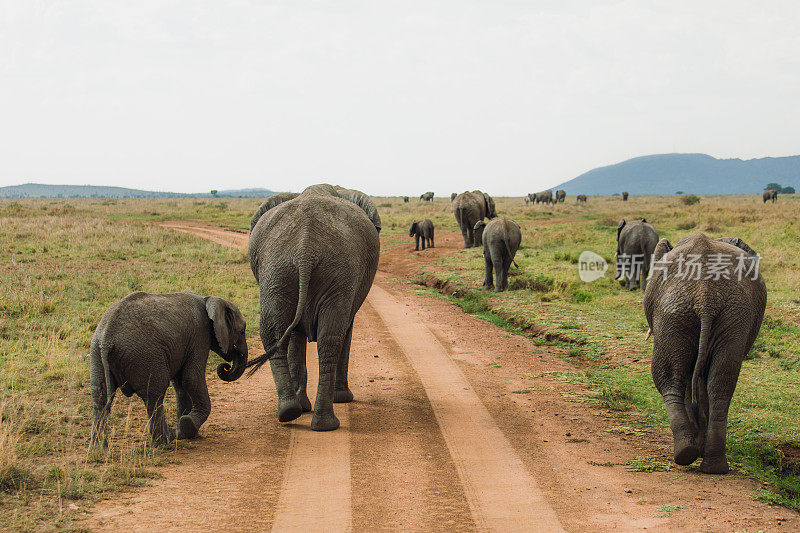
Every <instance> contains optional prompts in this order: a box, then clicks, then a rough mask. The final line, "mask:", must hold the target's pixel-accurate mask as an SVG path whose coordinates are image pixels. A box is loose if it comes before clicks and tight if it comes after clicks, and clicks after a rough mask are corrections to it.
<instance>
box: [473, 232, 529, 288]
mask: <svg viewBox="0 0 800 533" xmlns="http://www.w3.org/2000/svg"><path fill="white" fill-rule="evenodd" d="M474 231H475V235H479V236H481V242H483V259H484V262H485V263H486V279H484V281H483V287H484V288H486V289H492V288H493V289H494V290H495V292H502V291H504V290H506V289H507V288H508V269H509V268H511V263H514V266H517V263H516V262H515V261H514V256H515V255H516V254H517V250H519V244H520V242H521V241H522V232H521V231H520V229H519V225H518V224H517V223H516V222H514V221H513V220H511V219H508V218H499V217H498V218H494V219H492V220H490V221H489V223H488V224H486V223H484V222H483V221H479V222H477V223H476V224H475V228H474ZM477 239H478V237H476V240H475V242H478V240H477ZM492 269H494V270H495V271H496V272H497V285H495V284H494V280H493V276H492Z"/></svg>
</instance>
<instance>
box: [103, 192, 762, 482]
mask: <svg viewBox="0 0 800 533" xmlns="http://www.w3.org/2000/svg"><path fill="white" fill-rule="evenodd" d="M559 192H562V191H559ZM426 194H427V193H426ZM430 194H431V198H432V196H433V193H430ZM423 196H425V195H423ZM536 196H537V197H538V195H536ZM581 196H582V195H581ZM556 197H557V198H558V197H559V194H558V193H557V194H556ZM451 201H452V209H453V215H454V217H455V220H456V222H457V223H458V226H459V228H460V230H461V234H462V237H463V239H464V247H465V248H470V247H473V246H480V245H482V246H483V256H484V263H485V278H484V283H483V287H484V288H485V289H494V290H495V291H503V290H506V289H507V288H508V273H509V269H510V267H511V265H512V264H514V265H516V263H515V261H514V259H515V255H516V253H517V250H518V249H519V247H520V243H521V240H522V233H521V229H520V226H519V225H518V224H517V223H516V222H514V221H513V220H511V219H506V218H502V217H498V216H497V213H496V207H495V202H494V200H493V199H492V197H491V196H490V195H488V194H486V193H484V192H482V191H479V190H475V191H465V192H463V193H461V194H457V195H456V196H455V197H454V198H452V200H451ZM551 201H552V200H551ZM579 201H580V200H579ZM584 201H585V200H584ZM487 218H488V219H489V221H488V222H484V220H485V219H487ZM250 228H251V231H250V239H249V249H248V256H249V261H250V267H251V270H252V273H253V276H254V278H255V280H256V282H257V283H258V287H259V294H260V296H259V299H260V323H259V334H260V336H261V342H262V344H263V347H264V350H265V353H263V354H262V355H260V356H258V357H255V358H253V359H250V360H248V347H247V342H246V339H245V338H246V327H247V325H246V323H245V320H244V318H243V317H242V314H241V313H240V312H239V309H238V308H237V307H236V305H235V304H233V303H232V302H230V301H227V300H224V299H222V298H218V297H215V296H200V295H197V294H193V293H189V292H179V293H171V294H149V293H144V292H135V293H132V294H130V295H128V296H126V297H125V298H123V299H122V300H119V301H118V302H116V303H114V304H112V305H111V306H110V307H109V308H108V309H107V310H106V311H105V313H104V314H103V316H102V318H101V319H100V322H99V324H98V326H97V328H96V330H95V332H94V335H93V337H92V341H91V348H90V354H89V360H90V382H91V383H90V385H91V396H92V408H93V415H94V422H93V425H92V433H91V437H90V449H95V448H105V447H106V446H107V437H106V433H107V427H106V426H107V424H108V419H109V413H110V409H111V405H112V402H113V400H114V396H115V393H116V391H117V390H118V389H119V390H122V392H123V394H125V395H126V396H132V395H133V394H136V395H137V396H139V397H140V398H141V399H142V400H143V402H144V403H145V406H146V409H147V413H148V417H149V420H150V424H149V428H150V433H151V438H152V440H153V442H154V443H156V444H165V443H168V442H170V441H171V440H173V439H174V438H178V439H191V438H194V437H196V436H197V434H198V430H199V428H200V427H201V425H202V424H203V423H204V422H205V421H206V419H207V418H208V416H209V414H210V412H211V402H210V399H209V394H208V389H207V386H206V374H205V369H206V363H207V360H208V356H209V351H213V352H215V353H217V354H219V355H220V356H221V357H222V358H223V359H224V360H225V362H224V363H221V364H220V365H219V366H218V367H217V374H218V376H219V377H220V378H221V379H223V380H225V381H234V380H237V379H239V378H240V377H241V376H242V375H243V374H244V372H245V369H247V368H249V374H250V375H252V373H254V372H256V371H257V370H258V369H259V368H260V367H261V366H262V365H264V364H265V363H267V362H269V365H270V369H271V371H272V377H273V379H274V382H275V388H276V391H277V396H278V413H277V416H278V420H279V421H281V422H288V421H291V420H294V419H297V418H298V417H300V416H301V415H302V414H303V413H304V412H310V411H312V407H313V416H312V419H311V424H310V425H311V429H312V430H315V431H329V430H335V429H337V428H338V427H339V420H338V419H337V417H336V415H335V414H334V408H333V404H334V403H345V402H350V401H352V400H353V393H352V392H351V390H350V388H349V384H348V366H349V357H350V343H351V339H352V334H353V323H354V318H355V315H356V312H357V311H358V310H359V308H360V307H361V305H362V303H363V302H364V300H365V299H366V297H367V293H368V292H369V290H370V287H371V286H372V282H373V279H374V277H375V274H376V271H377V266H378V258H379V254H380V241H379V233H380V231H381V219H380V216H379V214H378V212H377V210H376V208H375V206H374V205H373V203H372V200H371V199H370V197H369V196H367V195H366V194H364V193H362V192H361V191H357V190H353V189H346V188H343V187H339V186H333V185H328V184H320V185H313V186H310V187H308V188H306V189H305V190H304V191H303V192H302V193H299V194H297V193H281V194H277V195H274V196H272V197H270V198H268V199H267V200H266V201H264V202H263V203H262V204H261V205H260V206H259V207H258V209H257V210H256V211H255V213H254V214H253V217H252V219H251V221H250ZM409 235H410V236H414V237H415V239H416V248H415V249H416V250H418V249H419V247H420V241H421V243H422V249H423V250H424V249H425V248H426V247H430V248H432V247H433V246H434V227H433V223H432V222H431V221H430V220H428V219H425V220H422V221H420V222H416V221H415V222H413V223H412V225H411V228H410V230H409ZM616 241H617V245H616V269H617V273H616V276H615V279H618V280H620V282H621V283H622V284H624V285H625V287H626V288H627V289H637V288H640V287H641V288H644V314H645V318H646V320H647V324H648V326H649V331H648V336H650V335H651V334H652V336H653V357H652V377H653V381H654V384H655V386H656V388H657V390H658V391H659V393H660V394H661V395H662V397H663V400H664V403H665V405H666V409H667V414H668V418H669V423H670V428H671V430H672V434H673V439H674V448H673V451H674V460H675V462H676V463H678V464H681V465H688V464H691V463H692V462H694V461H695V460H697V459H698V458H702V463H701V465H700V470H701V471H703V472H707V473H716V474H721V473H726V472H728V463H727V459H726V455H725V438H726V427H727V416H728V409H729V405H730V401H731V398H732V395H733V391H734V389H735V387H736V382H737V380H738V376H739V372H740V369H741V365H742V361H743V360H744V358H745V356H746V354H747V353H748V351H749V350H750V348H751V347H752V345H753V342H754V341H755V338H756V336H757V334H758V331H759V329H760V326H761V322H762V319H763V316H764V310H765V306H766V288H765V284H764V280H763V278H762V277H761V274H760V273H759V272H758V259H759V256H758V254H756V253H755V252H754V251H753V250H752V249H751V248H750V247H749V246H748V245H747V244H745V243H744V242H742V241H741V240H740V239H738V238H720V239H711V238H709V237H707V236H705V235H703V234H698V235H695V236H690V237H685V238H683V239H681V240H680V241H678V243H677V244H676V245H675V246H674V247H673V246H672V244H671V243H670V242H669V241H668V240H667V239H663V238H662V239H660V240H659V236H658V232H657V231H656V229H655V227H654V226H653V224H651V223H650V222H648V221H647V220H646V219H644V218H640V219H636V220H630V221H629V220H626V219H622V220H621V221H620V223H619V224H618V226H617V235H616ZM687 258H692V261H693V266H692V267H690V266H689V265H688V262H687ZM720 265H727V266H728V267H729V270H730V268H734V272H736V269H740V270H739V272H738V273H739V275H738V277H737V276H722V275H720V268H719V267H720ZM715 266H716V268H714V267H715ZM703 269H705V270H703ZM743 272H744V274H745V275H744V276H742V275H741V274H742V273H743ZM687 273H688V274H687ZM693 273H696V274H697V275H692V274H693ZM308 342H316V343H317V352H318V356H319V360H318V364H319V385H318V388H317V394H316V399H315V402H314V405H313V406H312V404H311V401H310V399H309V397H308V394H307V392H306V390H307V389H306V381H307V376H308V372H307V368H306V345H307V343H308ZM170 384H171V385H172V387H173V388H174V391H175V397H176V402H177V415H176V420H175V424H176V428H175V429H174V430H173V429H170V427H169V424H168V423H167V422H166V420H165V411H164V405H163V402H164V396H165V394H166V391H167V388H168V387H169V385H170Z"/></svg>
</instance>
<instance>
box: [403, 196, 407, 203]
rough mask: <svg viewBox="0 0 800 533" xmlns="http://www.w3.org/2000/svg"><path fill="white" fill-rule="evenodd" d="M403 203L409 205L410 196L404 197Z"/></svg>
mask: <svg viewBox="0 0 800 533" xmlns="http://www.w3.org/2000/svg"><path fill="white" fill-rule="evenodd" d="M403 203H404V204H407V203H408V196H403Z"/></svg>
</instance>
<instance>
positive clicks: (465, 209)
mask: <svg viewBox="0 0 800 533" xmlns="http://www.w3.org/2000/svg"><path fill="white" fill-rule="evenodd" d="M453 215H454V216H455V218H456V222H457V223H458V227H459V228H460V229H461V235H462V236H463V237H464V248H470V247H472V246H478V245H479V244H480V242H479V241H477V240H476V239H475V238H474V235H473V228H474V227H475V223H476V222H478V221H479V220H483V219H484V218H494V217H496V216H497V212H496V211H495V207H494V199H492V197H491V196H489V195H488V194H486V193H485V192H481V191H472V192H469V191H465V192H462V193H461V194H459V195H458V196H456V199H455V200H453Z"/></svg>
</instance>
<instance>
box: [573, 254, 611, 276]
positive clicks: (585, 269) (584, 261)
mask: <svg viewBox="0 0 800 533" xmlns="http://www.w3.org/2000/svg"><path fill="white" fill-rule="evenodd" d="M607 270H608V261H606V260H605V259H603V256H602V255H600V254H596V253H594V252H590V251H589V250H586V251H583V252H581V255H580V257H578V276H580V278H581V281H585V282H586V283H591V282H592V281H597V280H598V279H600V278H602V277H603V276H605V275H606V271H607Z"/></svg>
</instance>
